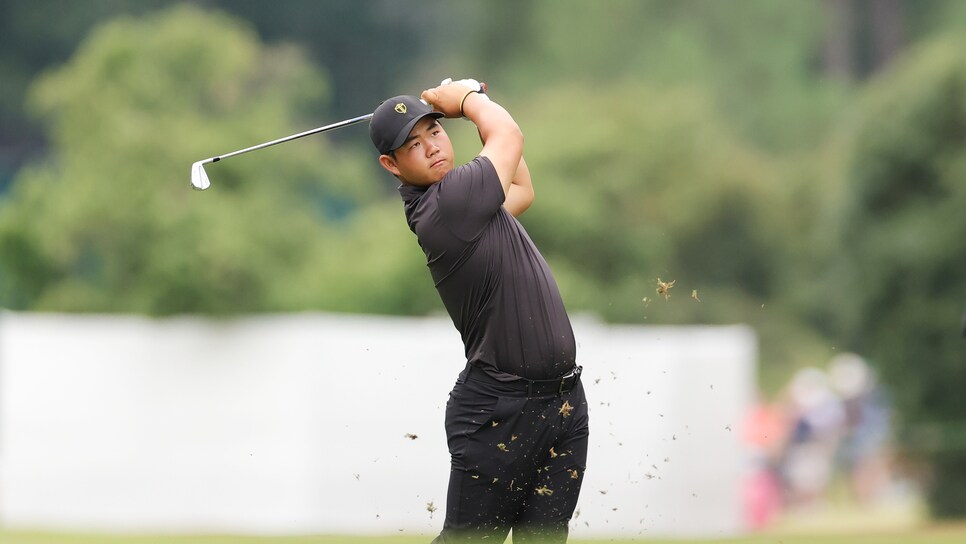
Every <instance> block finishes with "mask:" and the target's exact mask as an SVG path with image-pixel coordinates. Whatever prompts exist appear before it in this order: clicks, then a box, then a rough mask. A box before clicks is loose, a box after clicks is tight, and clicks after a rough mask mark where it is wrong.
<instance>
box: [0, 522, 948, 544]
mask: <svg viewBox="0 0 966 544" xmlns="http://www.w3.org/2000/svg"><path fill="white" fill-rule="evenodd" d="M432 538H433V537H432V536H430V535H423V536H394V535H384V536H365V537H361V536H344V535H316V536H286V537H252V536H230V535H218V536H213V535H207V536H192V535H180V536H158V535H129V536H128V535H125V536H117V535H112V536H109V535H97V534H90V535H66V534H53V533H20V532H4V531H0V542H3V544H426V543H428V542H430V541H431V540H432ZM570 542H571V543H572V544H605V543H610V544H614V543H616V544H620V543H631V542H640V543H647V544H711V543H715V542H721V543H728V544H959V543H962V542H966V525H956V526H937V527H930V528H925V529H919V530H907V531H895V532H888V533H882V534H875V533H869V534H850V533H843V534H836V535H820V534H811V535H810V534H795V535H790V534H781V533H768V534H762V535H757V536H751V537H745V538H734V539H713V540H692V539H688V540H678V539H673V540H672V539H655V540H617V539H599V540H583V539H580V540H578V539H571V541H570Z"/></svg>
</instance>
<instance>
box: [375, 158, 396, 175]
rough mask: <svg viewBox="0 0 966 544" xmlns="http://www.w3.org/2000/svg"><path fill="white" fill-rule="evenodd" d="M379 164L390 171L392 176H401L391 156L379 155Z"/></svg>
mask: <svg viewBox="0 0 966 544" xmlns="http://www.w3.org/2000/svg"><path fill="white" fill-rule="evenodd" d="M379 164H380V165H381V166H382V167H383V168H385V169H386V170H388V171H389V173H390V174H392V175H394V176H399V167H397V166H396V160H395V159H393V158H392V157H391V156H389V155H379Z"/></svg>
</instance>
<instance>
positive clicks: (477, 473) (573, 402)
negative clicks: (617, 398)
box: [433, 371, 588, 544]
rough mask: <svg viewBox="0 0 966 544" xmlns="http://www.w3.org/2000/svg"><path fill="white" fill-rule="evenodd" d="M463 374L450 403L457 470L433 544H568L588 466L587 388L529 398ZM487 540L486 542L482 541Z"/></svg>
mask: <svg viewBox="0 0 966 544" xmlns="http://www.w3.org/2000/svg"><path fill="white" fill-rule="evenodd" d="M474 374H475V371H474V372H473V373H470V377H469V378H467V371H464V372H463V373H462V374H461V375H460V378H459V380H457V382H456V385H455V386H454V387H453V391H452V392H451V393H450V398H449V401H448V402H447V403H446V435H447V441H448V444H449V451H450V456H451V459H452V465H451V469H450V480H449V491H448V494H447V497H446V520H445V521H444V522H443V531H442V532H441V533H440V535H439V537H437V538H436V539H435V540H434V541H433V542H434V544H444V543H452V542H479V541H483V542H496V543H499V542H503V541H504V540H505V539H506V536H507V534H508V533H509V532H510V530H511V529H512V530H513V542H514V544H521V543H528V542H539V543H541V544H543V543H563V542H566V541H567V534H568V523H569V522H570V518H571V516H572V515H573V513H574V508H576V506H577V497H578V495H579V494H580V485H581V483H582V482H583V479H584V468H585V467H586V464H587V443H588V417H587V401H586V398H585V397H584V389H583V385H582V384H580V383H579V382H578V383H577V384H576V386H574V388H573V389H572V390H571V391H569V392H567V393H563V394H557V395H551V396H542V397H527V393H526V392H525V391H519V390H517V389H515V388H513V387H509V386H507V385H501V384H495V383H489V382H484V381H478V380H476V379H474V377H473V376H474ZM484 539H485V540H484Z"/></svg>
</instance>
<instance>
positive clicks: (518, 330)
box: [399, 157, 577, 380]
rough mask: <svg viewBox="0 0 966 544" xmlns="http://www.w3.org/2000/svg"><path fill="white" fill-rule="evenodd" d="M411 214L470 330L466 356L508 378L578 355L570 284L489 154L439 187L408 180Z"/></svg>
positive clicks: (440, 284)
mask: <svg viewBox="0 0 966 544" xmlns="http://www.w3.org/2000/svg"><path fill="white" fill-rule="evenodd" d="M399 193H400V194H401V195H402V198H403V202H404V203H405V207H406V221H407V222H408V223H409V228H410V229H412V231H413V232H414V233H416V237H417V239H418V240H419V245H420V247H421V248H422V249H423V252H424V253H425V254H426V262H427V266H428V267H429V270H430V272H431V273H432V276H433V280H434V282H435V283H436V290H437V291H439V296H440V298H441V299H442V300H443V305H444V306H446V311H447V312H449V316H450V318H452V320H453V324H454V325H455V326H456V329H457V330H459V332H460V334H461V335H462V337H463V345H464V347H465V350H466V359H467V361H469V362H470V363H472V364H475V365H477V366H479V367H480V368H482V369H483V370H486V371H487V372H488V373H490V374H491V375H493V376H494V377H497V378H498V379H512V377H511V376H506V375H505V374H510V375H514V376H523V377H525V378H528V379H531V380H540V379H550V378H556V377H558V376H562V375H564V374H566V373H567V372H569V371H570V370H571V369H572V368H573V367H574V364H575V359H576V351H577V348H576V343H575V341H574V333H573V329H572V328H571V325H570V318H569V317H568V316H567V311H566V309H565V308H564V304H563V300H562V299H561V297H560V290H559V289H558V288H557V282H556V281H554V279H553V275H552V274H551V273H550V268H549V267H548V266H547V262H546V261H545V260H544V259H543V256H542V255H540V252H539V251H537V248H536V246H534V245H533V242H532V241H531V240H530V236H529V235H527V232H526V230H524V228H523V226H522V225H521V224H520V222H519V221H517V220H516V218H515V217H513V216H512V215H510V213H509V212H507V211H506V210H505V209H504V208H503V201H504V199H505V195H504V194H503V187H502V186H501V185H500V179H499V177H498V176H497V173H496V170H495V169H494V168H493V164H492V163H491V162H490V160H489V159H488V158H486V157H477V158H476V159H474V160H473V161H472V162H470V163H467V164H465V165H463V166H460V167H459V168H456V169H454V170H453V171H451V172H450V173H449V174H447V175H446V177H445V178H443V179H442V181H440V182H438V183H435V184H433V185H431V186H429V187H414V186H411V185H402V186H400V187H399Z"/></svg>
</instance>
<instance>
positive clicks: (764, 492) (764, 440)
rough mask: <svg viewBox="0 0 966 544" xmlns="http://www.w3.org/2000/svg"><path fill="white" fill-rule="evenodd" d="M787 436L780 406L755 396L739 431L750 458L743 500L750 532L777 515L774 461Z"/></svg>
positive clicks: (778, 499) (779, 501)
mask: <svg viewBox="0 0 966 544" xmlns="http://www.w3.org/2000/svg"><path fill="white" fill-rule="evenodd" d="M787 437H788V417H787V414H786V413H785V411H784V409H783V408H782V406H781V405H779V404H777V403H770V402H767V401H765V400H764V399H762V398H760V397H759V399H758V402H757V403H756V404H755V406H754V407H753V408H752V410H751V412H750V413H749V414H748V417H747V419H746V420H745V422H744V427H743V429H742V438H743V439H744V441H745V443H746V444H748V446H749V450H750V455H751V466H750V470H749V473H748V476H747V481H746V482H745V486H744V494H745V495H744V497H743V499H744V505H745V524H746V526H747V527H748V528H750V529H754V530H759V529H763V528H764V527H766V526H767V525H768V524H769V523H770V522H771V521H773V520H774V519H775V518H776V517H777V516H778V515H779V514H780V513H781V509H782V488H781V479H780V478H779V474H778V459H779V456H780V454H781V451H782V447H783V445H784V444H785V441H786V439H787Z"/></svg>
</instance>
